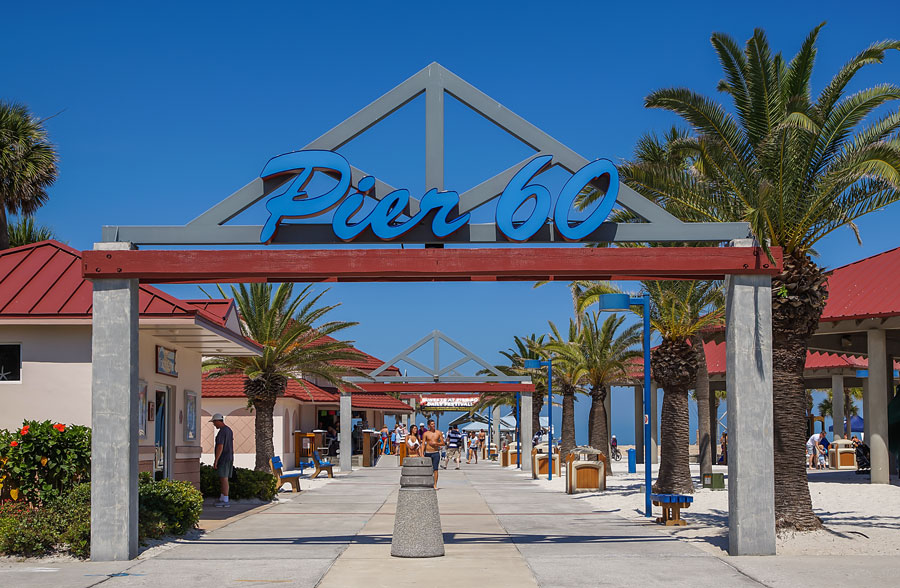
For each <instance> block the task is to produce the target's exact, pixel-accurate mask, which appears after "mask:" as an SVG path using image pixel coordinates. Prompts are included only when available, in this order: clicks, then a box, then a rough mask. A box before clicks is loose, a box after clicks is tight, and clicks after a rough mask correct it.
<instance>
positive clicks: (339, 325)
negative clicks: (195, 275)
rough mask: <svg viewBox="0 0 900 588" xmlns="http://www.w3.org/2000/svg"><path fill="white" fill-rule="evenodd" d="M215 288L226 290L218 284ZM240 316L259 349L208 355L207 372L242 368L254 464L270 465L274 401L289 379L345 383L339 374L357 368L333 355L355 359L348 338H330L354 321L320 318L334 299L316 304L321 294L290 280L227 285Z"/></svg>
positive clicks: (212, 374) (266, 467)
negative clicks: (255, 353)
mask: <svg viewBox="0 0 900 588" xmlns="http://www.w3.org/2000/svg"><path fill="white" fill-rule="evenodd" d="M219 292H220V293H221V294H222V296H226V294H225V291H224V290H223V289H222V287H221V286H219ZM231 293H232V297H233V298H234V301H235V304H236V305H237V308H238V312H239V313H240V316H241V333H242V334H243V335H244V336H245V337H247V338H248V339H251V340H253V341H255V342H256V343H257V344H259V345H260V346H261V347H262V355H260V356H250V357H218V356H217V357H212V358H210V359H208V360H206V361H205V362H204V364H203V365H204V368H205V369H207V370H208V374H207V377H209V378H216V377H219V376H223V375H226V374H243V375H244V377H245V379H244V394H246V396H247V404H248V406H252V407H253V409H254V412H255V415H256V418H255V419H254V424H255V433H256V469H257V470H260V471H269V470H270V467H269V460H270V459H272V456H273V455H275V448H274V446H273V443H272V433H273V418H272V417H273V413H274V410H275V402H276V401H277V399H278V398H279V397H281V396H283V395H284V391H285V389H286V388H287V384H288V381H289V380H294V381H296V382H297V383H299V384H300V385H301V386H302V387H303V388H304V389H305V388H306V387H307V385H306V382H305V381H304V380H303V378H304V377H309V376H317V377H319V378H321V379H323V380H325V381H326V382H328V383H330V384H332V385H333V386H336V387H339V388H341V387H343V386H345V385H346V384H345V383H344V382H343V381H342V380H341V376H343V375H345V374H347V373H348V372H350V373H352V374H353V375H364V374H362V372H359V371H358V370H353V369H350V368H347V367H343V366H340V367H339V366H337V365H335V364H334V362H335V361H338V360H342V359H358V358H359V357H360V355H359V353H358V352H357V351H355V350H354V349H353V348H352V346H351V342H350V341H338V340H336V339H333V338H331V335H332V334H333V333H336V332H338V331H341V330H343V329H346V328H347V327H351V326H353V325H356V324H357V323H353V322H345V321H328V322H324V323H320V321H321V319H323V318H324V317H325V315H326V314H328V312H330V311H331V310H333V309H335V308H336V307H337V306H338V305H337V304H335V305H331V306H316V305H317V304H318V302H319V299H320V298H321V297H322V294H324V292H323V293H321V294H318V295H315V296H313V293H312V291H311V286H306V287H305V288H303V290H302V291H301V292H300V293H299V294H297V295H294V291H293V284H279V285H278V288H277V289H276V290H275V292H274V295H273V292H272V284H250V285H249V286H248V285H247V284H238V285H237V286H232V287H231Z"/></svg>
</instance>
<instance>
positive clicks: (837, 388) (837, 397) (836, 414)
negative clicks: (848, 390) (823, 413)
mask: <svg viewBox="0 0 900 588" xmlns="http://www.w3.org/2000/svg"><path fill="white" fill-rule="evenodd" d="M831 417H832V419H833V420H834V435H833V436H832V437H831V438H832V439H837V438H838V435H845V434H846V433H847V432H846V430H845V429H844V376H842V375H840V374H836V375H832V376H831Z"/></svg>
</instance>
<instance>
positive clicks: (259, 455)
mask: <svg viewBox="0 0 900 588" xmlns="http://www.w3.org/2000/svg"><path fill="white" fill-rule="evenodd" d="M275 400H276V399H275V398H274V397H270V396H260V397H258V398H255V399H254V400H253V412H254V414H255V415H256V418H255V419H254V426H255V433H256V466H255V468H256V470H257V471H259V472H270V471H272V468H271V467H270V466H269V460H271V459H272V457H273V456H274V455H275V445H274V444H273V443H272V437H273V434H274V433H273V429H274V425H273V418H274V414H275Z"/></svg>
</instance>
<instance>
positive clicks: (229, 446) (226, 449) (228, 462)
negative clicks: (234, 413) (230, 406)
mask: <svg viewBox="0 0 900 588" xmlns="http://www.w3.org/2000/svg"><path fill="white" fill-rule="evenodd" d="M210 422H211V423H212V424H213V426H215V427H216V429H218V433H216V457H215V461H213V467H214V468H216V474H217V475H218V476H219V486H220V491H221V494H219V500H217V501H216V507H217V508H228V507H230V506H231V505H230V504H229V503H228V478H230V477H231V473H232V471H233V470H234V433H232V432H231V427H229V426H228V425H226V424H225V417H224V416H222V415H221V414H220V413H216V414H214V415H213V417H212V419H211V420H210Z"/></svg>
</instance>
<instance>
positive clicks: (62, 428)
mask: <svg viewBox="0 0 900 588" xmlns="http://www.w3.org/2000/svg"><path fill="white" fill-rule="evenodd" d="M53 428H54V429H56V430H57V431H59V432H60V433H62V432H63V431H65V430H66V426H65V425H64V424H62V423H56V424H55V425H53Z"/></svg>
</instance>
